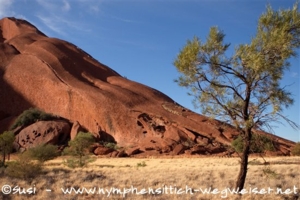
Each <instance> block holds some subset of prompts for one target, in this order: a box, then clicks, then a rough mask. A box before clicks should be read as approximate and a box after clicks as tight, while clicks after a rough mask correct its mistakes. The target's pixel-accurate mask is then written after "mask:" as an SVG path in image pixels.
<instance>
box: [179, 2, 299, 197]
mask: <svg viewBox="0 0 300 200" xmlns="http://www.w3.org/2000/svg"><path fill="white" fill-rule="evenodd" d="M224 37H225V34H224V33H223V32H222V31H221V30H220V29H219V28H217V27H212V28H211V29H210V32H209V35H208V37H207V38H206V42H204V43H203V42H201V41H200V39H198V38H197V37H194V38H193V39H192V40H188V41H187V43H186V45H185V46H184V47H183V48H182V49H181V50H180V52H179V54H178V56H177V58H176V59H175V61H174V65H175V67H176V68H177V70H178V71H179V72H180V76H179V78H178V79H176V80H175V81H176V82H178V84H179V85H180V86H183V87H186V88H188V89H189V91H190V92H189V94H190V95H192V96H193V97H194V103H195V104H196V105H199V106H200V108H202V113H203V114H205V115H208V116H211V117H213V118H217V119H221V120H222V121H224V122H226V123H229V124H231V125H233V126H235V128H236V129H237V131H238V132H239V135H240V136H241V137H242V140H243V144H244V145H243V150H242V154H241V162H240V163H241V165H240V171H239V174H238V177H237V181H236V186H235V187H236V189H238V191H241V190H242V189H243V188H244V184H245V180H246V175H247V166H248V155H249V151H250V141H251V137H252V131H253V129H266V128H272V126H271V125H272V122H281V121H282V119H283V120H285V121H287V122H288V123H289V124H290V125H291V126H292V127H293V128H299V126H298V125H297V124H296V123H294V122H293V121H292V120H290V119H288V118H287V117H285V116H284V115H283V112H282V111H283V109H284V108H287V107H289V106H290V105H292V104H293V98H292V96H291V93H290V92H289V91H288V90H287V88H286V87H285V86H282V85H281V84H280V81H281V80H282V78H283V75H284V72H285V71H286V70H288V69H289V67H290V63H289V59H290V58H291V57H295V56H296V51H297V49H299V46H300V13H299V11H298V4H297V3H296V4H295V5H294V6H293V8H291V9H286V10H278V11H274V10H273V9H272V8H271V6H270V5H269V6H267V8H266V11H265V12H264V13H263V14H262V15H261V16H260V18H259V21H258V25H257V32H256V35H255V36H254V37H253V38H252V40H251V42H250V43H249V44H240V45H238V46H236V47H235V49H234V53H233V54H232V55H231V56H228V53H227V51H228V50H229V47H230V44H229V43H225V42H224Z"/></svg>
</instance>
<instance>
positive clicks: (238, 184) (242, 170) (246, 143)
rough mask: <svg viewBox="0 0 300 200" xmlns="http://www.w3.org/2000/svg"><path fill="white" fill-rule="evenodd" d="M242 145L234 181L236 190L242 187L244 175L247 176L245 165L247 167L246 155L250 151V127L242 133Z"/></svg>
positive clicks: (244, 179)
mask: <svg viewBox="0 0 300 200" xmlns="http://www.w3.org/2000/svg"><path fill="white" fill-rule="evenodd" d="M244 136H245V137H244V140H243V143H244V147H243V152H242V156H241V165H240V171H239V175H238V178H237V181H236V189H237V190H238V191H241V190H242V189H243V188H244V185H245V181H246V176H247V170H248V169H247V167H248V156H249V152H250V141H251V136H252V134H251V129H249V128H247V129H246V130H245V133H244Z"/></svg>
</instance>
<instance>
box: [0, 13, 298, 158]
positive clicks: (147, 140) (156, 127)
mask: <svg viewBox="0 0 300 200" xmlns="http://www.w3.org/2000/svg"><path fill="white" fill-rule="evenodd" d="M0 31H1V32H0V45H1V51H0V60H1V62H0V75H1V80H0V81H1V83H0V94H1V98H0V131H1V132H3V131H4V130H7V129H9V127H10V126H11V124H12V123H13V121H14V120H15V119H16V117H17V116H18V115H20V114H21V113H22V112H23V111H24V110H27V109H29V108H33V107H34V108H39V109H41V110H43V111H45V112H48V113H52V114H54V115H57V116H60V117H61V118H62V119H66V120H67V121H68V122H69V123H70V127H67V128H65V129H66V130H68V131H67V132H69V134H71V132H72V131H73V132H74V131H75V132H76V130H79V129H84V130H87V131H89V132H91V133H93V134H94V136H95V137H96V138H97V139H98V140H99V141H110V142H115V143H117V144H118V146H122V147H125V148H129V149H132V154H140V155H164V154H168V155H178V154H201V155H202V154H203V155H214V154H216V155H219V154H224V153H227V152H228V148H227V147H228V146H230V144H231V142H232V141H233V140H234V139H235V138H236V136H237V134H238V133H237V131H236V130H235V129H234V128H233V127H232V126H230V125H228V124H224V123H222V122H220V121H218V120H214V119H210V118H208V117H206V116H203V115H200V114H197V113H195V112H192V111H190V110H189V109H187V108H184V107H183V106H181V105H179V104H178V103H176V99H171V98H170V97H168V96H167V95H165V94H163V93H161V92H160V91H157V90H155V89H153V88H151V87H148V86H146V85H143V84H140V83H137V82H134V81H131V80H129V79H127V78H125V77H123V76H122V75H120V74H119V73H118V72H116V71H114V70H113V69H111V68H110V67H108V66H106V65H104V64H102V63H100V62H98V61H97V60H95V59H94V58H93V57H92V56H90V55H89V54H87V53H86V52H85V51H83V50H82V49H80V48H79V47H77V46H75V45H73V44H71V43H69V42H67V41H63V40H60V39H57V38H50V37H47V36H46V35H45V34H43V33H42V32H41V31H39V30H38V29H37V28H36V27H35V26H33V25H32V24H30V23H29V22H27V21H25V20H21V19H16V18H3V19H1V20H0ZM64 127H65V126H64ZM71 129H72V131H71ZM256 132H257V133H258V134H264V135H268V136H269V137H271V138H272V140H273V142H274V145H275V147H276V151H277V152H278V154H280V155H290V149H291V147H293V146H294V145H295V143H294V142H292V141H289V140H286V139H284V138H280V137H277V136H275V135H272V134H269V133H265V132H261V131H256ZM75 134H76V133H75ZM66 137H67V136H65V135H64V138H66ZM69 138H72V136H71V135H70V136H69Z"/></svg>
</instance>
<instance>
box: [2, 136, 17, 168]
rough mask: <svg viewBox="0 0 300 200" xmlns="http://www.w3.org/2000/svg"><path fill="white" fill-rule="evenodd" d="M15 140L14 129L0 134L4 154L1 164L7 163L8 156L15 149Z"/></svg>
mask: <svg viewBox="0 0 300 200" xmlns="http://www.w3.org/2000/svg"><path fill="white" fill-rule="evenodd" d="M14 141H15V135H14V133H13V132H12V131H5V132H4V133H2V134H1V135H0V152H1V154H2V162H1V165H5V160H6V157H9V154H10V153H11V152H12V150H13V143H14Z"/></svg>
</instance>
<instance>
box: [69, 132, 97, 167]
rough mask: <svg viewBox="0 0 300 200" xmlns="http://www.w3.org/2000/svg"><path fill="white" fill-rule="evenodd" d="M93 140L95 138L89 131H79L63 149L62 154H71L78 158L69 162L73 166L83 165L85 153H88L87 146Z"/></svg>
mask: <svg viewBox="0 0 300 200" xmlns="http://www.w3.org/2000/svg"><path fill="white" fill-rule="evenodd" d="M94 142H95V138H94V136H93V135H92V134H91V133H85V132H79V133H78V134H77V136H76V137H75V139H74V140H72V141H70V142H69V147H68V148H66V149H65V150H64V154H67V155H73V156H76V157H77V158H78V162H75V163H74V162H71V161H70V160H68V161H67V162H68V163H72V165H73V166H74V165H75V166H74V167H76V166H79V167H83V166H84V165H85V164H86V160H87V159H86V155H87V154H88V153H89V152H88V148H89V146H90V145H92V144H93V143H94ZM77 163H78V165H77Z"/></svg>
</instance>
